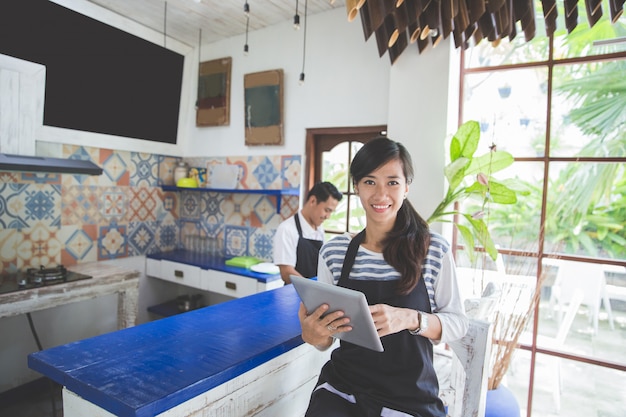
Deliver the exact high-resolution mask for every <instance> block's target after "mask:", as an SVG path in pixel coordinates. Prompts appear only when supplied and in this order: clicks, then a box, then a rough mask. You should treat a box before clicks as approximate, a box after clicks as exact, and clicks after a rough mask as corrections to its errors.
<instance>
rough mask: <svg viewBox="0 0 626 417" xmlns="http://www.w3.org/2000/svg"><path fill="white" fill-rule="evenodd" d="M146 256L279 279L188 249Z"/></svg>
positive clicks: (268, 278) (244, 274) (267, 278)
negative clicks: (227, 263)
mask: <svg viewBox="0 0 626 417" xmlns="http://www.w3.org/2000/svg"><path fill="white" fill-rule="evenodd" d="M146 257H147V258H150V259H156V260H164V261H172V262H179V263H183V264H187V265H193V266H197V267H199V268H201V269H214V270H216V271H223V272H229V273H231V274H237V275H243V276H246V277H249V278H254V279H256V280H257V281H261V282H271V281H275V280H279V279H281V278H280V274H262V273H260V272H254V271H251V270H249V269H248V268H239V267H235V266H230V265H226V264H225V262H226V260H227V259H228V258H224V257H221V256H214V255H209V254H206V253H200V252H192V251H188V250H182V249H177V250H173V251H168V252H159V253H155V254H152V255H146Z"/></svg>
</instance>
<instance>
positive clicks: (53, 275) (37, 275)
mask: <svg viewBox="0 0 626 417" xmlns="http://www.w3.org/2000/svg"><path fill="white" fill-rule="evenodd" d="M26 276H27V277H28V280H29V281H31V282H32V283H33V284H35V285H37V286H39V285H42V284H43V283H44V282H47V281H56V280H63V281H65V280H66V279H67V269H65V267H64V266H63V265H58V266H57V267H56V268H44V267H43V265H42V266H41V267H39V269H36V268H28V269H27V270H26Z"/></svg>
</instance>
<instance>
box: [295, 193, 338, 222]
mask: <svg viewBox="0 0 626 417" xmlns="http://www.w3.org/2000/svg"><path fill="white" fill-rule="evenodd" d="M342 198H343V194H341V192H340V191H339V190H337V187H335V186H334V185H333V184H331V183H330V182H318V183H316V184H315V185H314V186H313V188H311V189H310V190H309V194H308V195H307V198H306V202H305V203H304V207H302V215H303V216H304V218H305V219H306V220H307V222H308V223H309V224H310V225H311V226H314V227H318V226H321V225H322V223H323V222H324V220H326V219H328V218H329V217H330V215H331V214H332V213H333V212H334V211H335V209H336V208H337V204H339V201H341V199H342Z"/></svg>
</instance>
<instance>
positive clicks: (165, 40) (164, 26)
mask: <svg viewBox="0 0 626 417" xmlns="http://www.w3.org/2000/svg"><path fill="white" fill-rule="evenodd" d="M163 47H164V48H167V2H165V11H164V12H163Z"/></svg>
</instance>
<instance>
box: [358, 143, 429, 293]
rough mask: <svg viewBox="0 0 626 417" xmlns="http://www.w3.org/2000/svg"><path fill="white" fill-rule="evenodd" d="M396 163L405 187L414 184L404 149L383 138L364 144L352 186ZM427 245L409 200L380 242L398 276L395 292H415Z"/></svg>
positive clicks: (421, 221) (424, 228) (425, 227)
mask: <svg viewBox="0 0 626 417" xmlns="http://www.w3.org/2000/svg"><path fill="white" fill-rule="evenodd" d="M392 160H398V161H400V163H401V164H402V171H403V172H404V176H405V178H406V181H407V184H410V183H411V182H412V181H413V175H414V172H413V161H412V159H411V155H409V152H408V151H407V150H406V148H405V147H404V146H403V145H402V144H401V143H399V142H395V141H393V140H391V139H388V138H386V137H377V138H375V139H372V140H371V141H369V142H367V143H366V144H365V145H363V147H362V148H361V149H359V151H358V152H357V153H356V155H355V156H354V159H353V160H352V164H351V165H350V174H351V175H352V181H353V182H354V184H358V182H359V181H361V179H363V178H364V177H365V176H366V175H369V174H370V173H372V172H373V171H375V170H376V169H378V168H379V167H381V166H382V165H384V164H386V163H387V162H389V161H392ZM429 243H430V233H429V227H428V223H427V222H426V220H424V219H423V218H422V217H421V216H420V215H419V213H418V212H417V211H416V210H415V208H414V207H413V205H412V204H411V203H410V202H409V200H406V199H405V200H404V203H403V204H402V207H400V210H398V215H397V217H396V221H395V223H394V225H393V228H392V229H391V231H389V232H388V233H387V236H386V237H385V239H384V240H383V242H382V244H383V247H384V249H383V256H384V258H385V261H387V263H389V265H391V266H393V267H394V268H395V269H396V270H397V271H398V272H399V273H400V276H401V278H400V282H399V283H398V291H399V292H400V293H401V294H407V293H409V292H411V290H413V288H415V286H416V285H417V283H418V282H419V279H420V276H421V275H422V264H423V262H424V258H425V257H426V253H427V250H428V244H429Z"/></svg>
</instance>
